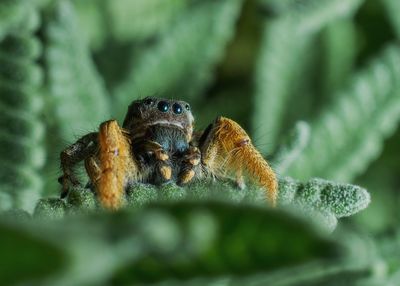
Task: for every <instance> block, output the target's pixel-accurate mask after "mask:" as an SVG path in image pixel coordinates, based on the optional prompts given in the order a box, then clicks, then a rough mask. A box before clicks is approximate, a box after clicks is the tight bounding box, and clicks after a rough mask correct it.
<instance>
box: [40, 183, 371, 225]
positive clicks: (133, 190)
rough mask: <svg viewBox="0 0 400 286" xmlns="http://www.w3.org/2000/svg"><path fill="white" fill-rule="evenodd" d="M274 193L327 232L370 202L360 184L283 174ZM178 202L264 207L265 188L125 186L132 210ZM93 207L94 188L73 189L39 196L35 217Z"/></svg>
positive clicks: (283, 203)
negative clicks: (63, 194) (53, 195)
mask: <svg viewBox="0 0 400 286" xmlns="http://www.w3.org/2000/svg"><path fill="white" fill-rule="evenodd" d="M278 194H279V196H278V206H280V207H283V208H285V209H286V208H287V209H289V210H290V209H292V210H291V211H293V212H294V213H295V214H297V215H300V216H301V217H302V216H305V217H306V218H307V219H311V221H313V222H314V223H315V224H316V225H318V226H319V227H321V228H322V229H323V230H325V231H333V230H334V229H335V227H336V225H337V220H338V219H339V218H341V217H345V216H350V215H353V214H355V213H357V212H359V211H361V210H363V209H364V208H366V207H367V206H368V204H369V202H370V196H369V193H368V192H367V191H366V190H365V189H363V188H361V187H358V186H354V185H350V184H338V183H335V182H330V181H326V180H322V179H312V180H310V181H308V182H306V183H301V182H299V181H297V180H294V179H292V178H282V179H281V180H280V181H279V192H278ZM178 201H193V202H199V201H206V202H207V201H221V202H230V203H234V204H250V205H256V206H260V207H266V206H267V202H266V195H265V190H263V189H261V188H259V187H257V186H249V187H247V188H246V189H244V190H242V189H239V188H238V187H237V186H236V185H235V184H234V183H233V182H231V181H209V180H205V181H198V182H195V183H192V184H190V185H189V186H187V187H179V186H177V185H175V184H173V183H168V184H164V185H162V186H153V185H149V184H142V183H137V184H133V185H132V186H131V187H130V188H129V189H128V190H127V206H129V207H130V208H134V209H136V208H143V207H146V206H147V205H149V204H153V203H156V202H178ZM96 209H98V204H97V202H96V198H95V195H94V194H93V192H92V191H90V190H89V189H82V188H75V189H72V190H71V192H70V194H69V195H68V198H67V202H66V204H65V202H64V201H63V200H61V199H55V198H46V199H42V200H40V201H39V203H38V204H37V206H36V208H35V212H34V215H35V216H36V217H41V218H46V217H47V218H49V219H57V218H62V217H63V216H64V215H67V214H71V213H72V214H76V213H80V212H84V213H86V212H88V211H94V210H96Z"/></svg>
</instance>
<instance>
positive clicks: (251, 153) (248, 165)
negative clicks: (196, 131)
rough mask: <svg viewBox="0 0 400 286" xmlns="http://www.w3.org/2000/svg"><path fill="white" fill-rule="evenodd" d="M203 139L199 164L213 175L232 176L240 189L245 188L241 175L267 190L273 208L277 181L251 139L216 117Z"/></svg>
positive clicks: (228, 122)
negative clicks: (245, 175) (200, 162)
mask: <svg viewBox="0 0 400 286" xmlns="http://www.w3.org/2000/svg"><path fill="white" fill-rule="evenodd" d="M210 128H211V129H210V130H208V131H206V132H209V133H208V134H207V135H206V136H207V138H205V140H204V144H203V145H202V146H201V149H202V154H203V158H202V162H203V164H204V165H205V166H206V167H207V168H208V169H209V170H210V171H211V173H212V174H213V175H216V176H219V177H225V176H227V175H231V174H233V175H234V176H236V181H237V183H238V185H239V186H244V183H243V174H247V176H248V178H249V179H250V180H251V181H253V182H255V183H257V184H258V185H260V186H261V187H263V188H264V189H265V190H266V194H267V198H268V200H269V202H270V203H271V205H272V206H275V205H276V199H277V195H278V182H277V179H276V175H275V173H274V171H273V170H272V168H271V167H270V166H269V164H268V162H267V161H265V159H264V158H263V157H262V155H261V154H260V152H258V151H257V149H256V148H255V147H254V146H253V144H252V143H251V140H250V137H249V136H248V135H247V133H246V132H245V131H244V130H243V128H242V127H240V125H239V124H237V123H236V122H235V121H233V120H231V119H228V118H225V117H219V118H217V119H216V121H215V122H214V124H213V125H212V126H211V127H210Z"/></svg>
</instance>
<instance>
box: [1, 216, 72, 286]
mask: <svg viewBox="0 0 400 286" xmlns="http://www.w3.org/2000/svg"><path fill="white" fill-rule="evenodd" d="M0 233H1V236H0V252H1V258H2V259H1V261H0V281H1V283H2V284H3V285H17V284H18V285H21V284H31V283H32V282H33V281H39V280H43V279H44V278H48V277H49V276H51V275H54V274H55V273H57V272H58V271H60V270H61V269H62V268H63V267H65V265H66V262H67V261H66V257H65V255H64V253H63V251H62V250H61V248H59V247H56V246H55V245H54V244H52V243H50V242H49V241H47V240H46V239H44V236H42V238H38V237H37V235H35V234H32V232H29V231H27V230H25V229H24V228H23V227H17V226H15V225H11V224H10V223H5V222H0Z"/></svg>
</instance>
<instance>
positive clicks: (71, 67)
mask: <svg viewBox="0 0 400 286" xmlns="http://www.w3.org/2000/svg"><path fill="white" fill-rule="evenodd" d="M54 5H55V7H54V8H53V9H52V10H51V11H50V12H49V13H48V15H47V19H46V29H45V34H46V41H47V43H46V49H45V60H46V67H47V70H46V72H47V88H48V90H49V92H50V96H51V100H50V107H51V113H50V112H49V113H50V114H51V116H52V117H53V118H54V120H56V121H57V131H58V132H59V134H60V136H61V137H62V138H63V139H64V140H71V141H72V140H73V139H74V138H76V134H77V132H88V131H91V130H94V129H96V128H97V126H98V124H99V122H101V121H104V120H106V119H108V118H109V114H110V106H109V103H108V98H107V93H106V91H105V88H104V86H103V83H102V80H101V78H100V77H99V75H98V73H97V71H96V70H95V67H94V65H93V63H92V60H91V58H90V54H89V50H88V48H87V44H86V43H85V40H84V39H82V37H81V35H80V29H79V26H78V25H77V24H78V23H77V19H76V15H75V11H74V8H73V6H72V5H71V3H70V2H69V1H66V0H62V1H57V2H56V3H55V4H54Z"/></svg>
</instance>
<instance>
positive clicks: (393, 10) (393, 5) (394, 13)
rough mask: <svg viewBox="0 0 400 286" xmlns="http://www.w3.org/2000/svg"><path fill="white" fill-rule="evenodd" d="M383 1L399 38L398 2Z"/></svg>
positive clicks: (399, 9) (391, 0)
mask: <svg viewBox="0 0 400 286" xmlns="http://www.w3.org/2000/svg"><path fill="white" fill-rule="evenodd" d="M383 3H384V5H385V8H386V12H387V14H388V16H389V19H390V21H391V24H392V26H393V28H394V30H395V32H396V34H397V37H398V38H400V18H399V16H398V15H399V14H398V12H399V11H400V2H399V1H397V0H384V1H383Z"/></svg>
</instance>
